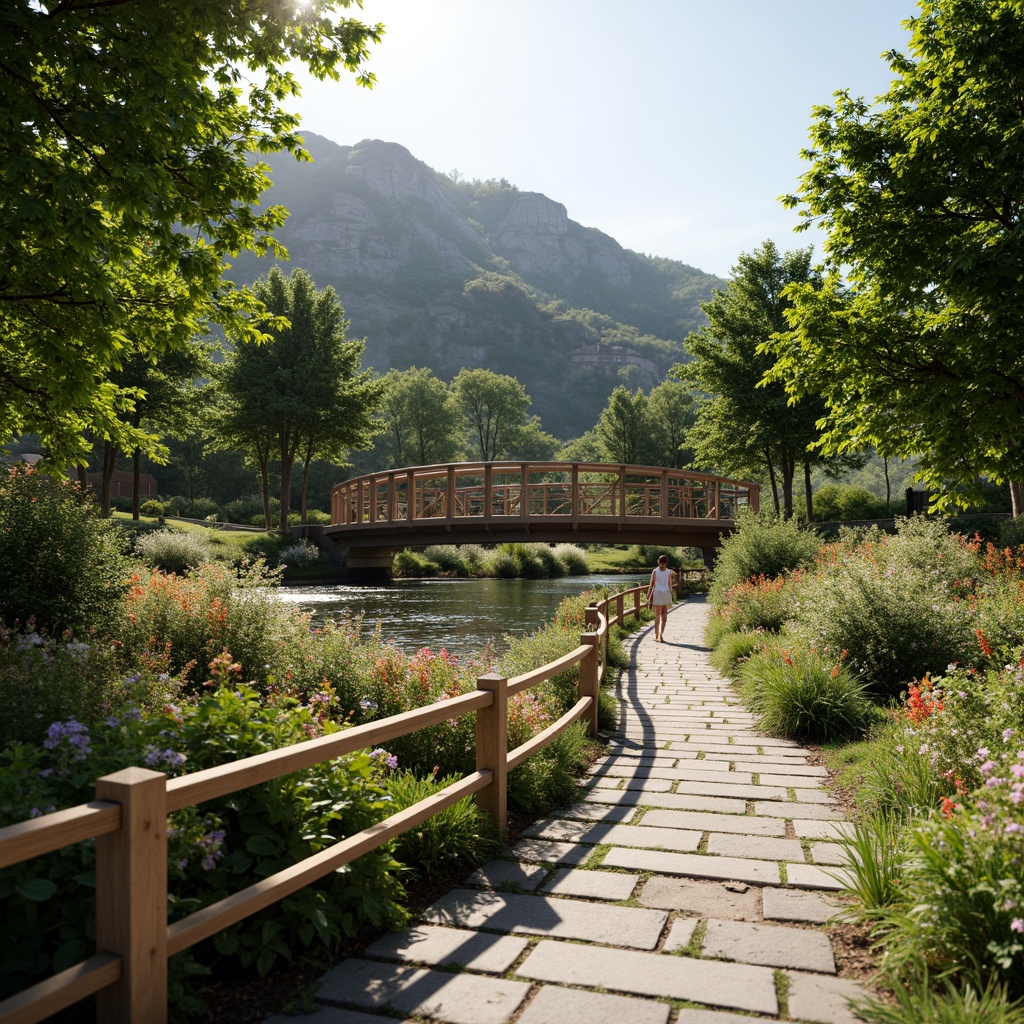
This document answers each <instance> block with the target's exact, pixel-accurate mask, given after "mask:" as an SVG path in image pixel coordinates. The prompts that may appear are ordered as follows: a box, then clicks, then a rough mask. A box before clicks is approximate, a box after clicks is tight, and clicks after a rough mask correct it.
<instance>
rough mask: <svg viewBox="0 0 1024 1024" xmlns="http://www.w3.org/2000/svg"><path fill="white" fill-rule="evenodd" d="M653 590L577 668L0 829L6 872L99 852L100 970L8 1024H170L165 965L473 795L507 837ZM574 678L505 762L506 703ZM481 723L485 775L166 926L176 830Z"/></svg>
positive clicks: (630, 595) (54, 983) (517, 680)
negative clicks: (234, 804)
mask: <svg viewBox="0 0 1024 1024" xmlns="http://www.w3.org/2000/svg"><path fill="white" fill-rule="evenodd" d="M646 589H647V588H646V586H642V587H636V588H634V589H633V590H629V591H625V592H623V593H620V594H616V595H613V596H612V597H609V598H607V599H605V600H604V601H602V602H599V603H597V604H593V605H591V606H589V607H588V608H587V613H586V615H587V617H586V624H587V631H586V632H584V633H582V634H580V637H579V645H578V646H577V647H576V648H575V649H574V650H572V651H570V652H569V653H568V654H566V655H564V656H563V657H561V658H559V659H557V660H556V661H553V662H550V663H549V664H547V665H544V666H542V667H540V668H537V669H534V670H533V671H531V672H527V673H525V674H523V675H520V676H516V677H514V678H512V679H506V678H504V677H502V676H499V675H495V674H488V675H483V676H480V678H479V679H478V680H477V688H476V691H475V692H469V693H465V694H462V695H461V696H458V697H453V698H451V699H449V700H445V701H440V702H437V703H434V704H429V705H426V706H425V707H421V708H417V709H415V710H413V711H407V712H405V713H403V714H400V715H394V716H392V717H390V718H385V719H381V720H380V721H378V722H370V723H368V724H366V725H360V726H355V727H353V728H351V729H345V730H342V731H341V732H337V733H331V734H330V735H327V736H321V737H318V738H316V739H311V740H306V741H305V742H303V743H297V744H294V745H292V746H288V747H282V748H280V749H278V750H272V751H268V752H266V753H263V754H258V755H256V756H254V757H247V758H243V759H242V760H239V761H233V762H229V763H227V764H223V765H218V766H217V767H215V768H208V769H206V770H204V771H201V772H194V773H192V774H189V775H182V776H179V777H177V778H173V779H168V778H167V776H166V775H164V774H163V773H162V772H155V771H151V770H149V769H147V768H138V767H131V768H125V769H123V770H121V771H119V772H115V773H114V774H113V775H107V776H104V777H103V778H101V779H98V780H97V782H96V799H95V801H92V802H91V803H88V804H81V805H79V806H77V807H70V808H67V809H65V810H60V811H55V812H54V813H52V814H46V815H43V816H42V817H38V818H33V819H31V820H29V821H23V822H19V823H17V824H14V825H8V826H7V827H5V828H0V868H5V867H10V866H12V865H15V864H20V863H22V862H23V861H26V860H30V859H31V858H34V857H41V856H43V855H45V854H47V853H51V852H53V851H54V850H59V849H61V848H62V847H65V846H70V845H72V844H74V843H78V842H83V841H85V840H89V839H95V840H96V946H97V950H98V952H97V953H96V955H95V956H92V957H89V958H88V959H87V960H84V961H82V962H81V963H79V964H76V965H74V966H73V967H69V968H68V969H67V970H64V971H61V972H60V973H59V974H56V975H54V976H53V977H51V978H48V979H46V980H45V981H42V982H40V983H38V984H36V985H34V986H32V987H30V988H28V989H25V990H23V991H22V992H20V993H18V994H17V995H14V996H11V997H10V998H8V999H6V1000H4V1001H3V1002H0V1021H3V1022H4V1024H34V1022H36V1021H41V1020H45V1019H46V1018H47V1017H51V1016H53V1015H54V1014H56V1013H58V1012H60V1011H61V1010H63V1009H64V1008H66V1007H68V1006H71V1005H73V1004H74V1003H77V1002H79V1001H81V1000H82V999H85V998H87V997H89V996H91V995H94V994H95V995H96V996H97V1010H96V1019H97V1020H98V1021H100V1022H101V1024H128V1022H135V1024H138V1022H140V1021H145V1022H147V1024H165V1022H166V1020H167V958H168V957H170V956H173V955H174V954H175V953H180V952H181V951H182V950H185V949H187V948H188V947H190V946H192V945H194V944H195V943H197V942H199V941H200V940H202V939H205V938H209V937H210V936H212V935H214V934H216V933H217V932H219V931H221V930H223V929H224V928H227V927H229V926H230V925H232V924H235V923H237V922H238V921H241V920H243V919H245V918H246V917H249V916H250V915H252V914H255V913H256V912H257V911H259V910H262V909H264V908H265V907H268V906H270V905H271V904H273V903H276V902H278V901H279V900H282V899H284V898H285V897H286V896H288V895H290V894H291V893H293V892H295V891H297V890H298V889H301V888H302V887H303V886H305V885H308V884H310V883H311V882H314V881H316V880H317V879H318V878H321V877H323V876H324V875H326V874H328V873H330V872H331V871H336V870H337V869H338V868H340V867H342V866H343V865H345V864H348V863H350V862H351V861H353V860H355V859H356V858H357V857H359V856H361V855H362V854H364V853H369V852H370V851H371V850H375V849H376V848H377V847H379V846H381V845H382V844H383V843H386V842H388V841H389V840H391V839H394V838H395V837H396V836H399V835H401V834H402V833H404V832H407V831H408V830H409V829H412V828H415V827H416V826H417V825H419V824H421V823H422V822H423V821H426V820H427V819H428V818H430V817H432V816H433V815H435V814H437V813H439V812H440V811H442V810H444V809H445V808H446V807H450V806H451V805H452V804H454V803H456V802H457V801H459V800H461V799H462V798H463V797H466V796H468V795H470V794H472V793H475V794H477V803H478V805H479V806H480V807H481V808H482V809H483V810H484V811H485V812H486V813H487V814H488V815H490V817H491V818H492V819H493V820H494V822H495V824H496V825H497V827H498V829H499V831H502V832H504V831H505V829H506V826H507V821H508V810H507V799H508V787H507V779H508V773H509V772H510V771H511V770H512V769H513V768H516V767H518V766H519V765H520V764H522V763H523V762H524V761H525V760H526V759H527V758H529V757H530V756H531V755H532V754H534V753H536V752H537V751H538V750H540V749H542V748H543V747H545V746H547V745H548V744H549V743H550V742H551V741H552V740H553V739H555V737H556V736H558V735H559V734H560V733H562V732H564V731H565V729H567V728H568V727H569V726H570V725H571V724H572V723H573V722H575V721H577V720H578V719H583V720H585V721H586V723H587V729H588V733H589V734H590V735H591V736H593V735H595V733H596V731H597V708H598V688H599V684H600V675H601V665H602V664H603V662H604V660H605V659H606V656H607V636H608V628H609V625H612V624H615V623H621V622H623V621H624V620H625V618H626V617H628V616H630V615H634V616H635V617H636V619H637V620H638V621H639V618H640V612H641V602H642V595H643V593H644V592H645V591H646ZM576 666H578V681H577V698H578V699H577V700H576V703H575V704H574V705H573V707H572V708H570V710H569V711H567V712H566V713H565V714H564V715H563V716H562V717H561V718H559V719H558V721H556V722H553V723H552V724H551V725H549V726H548V727H547V728H546V729H544V730H543V731H542V732H539V733H537V734H536V735H535V736H533V737H532V738H531V739H529V740H527V741H526V742H525V743H523V744H522V745H521V746H519V747H516V748H515V749H514V750H509V749H508V731H507V720H508V699H509V698H510V697H512V696H514V695H515V694H517V693H521V692H522V691H524V690H528V689H530V688H531V687H533V686H536V685H537V684H538V683H541V682H543V681H544V680H546V679H551V678H552V677H554V676H556V675H558V674H559V673H561V672H565V671H566V670H568V669H571V668H573V667H576ZM470 712H475V713H476V770H475V771H474V772H472V773H471V774H469V775H467V776H465V777H464V778H462V779H460V780H459V781H458V782H455V783H453V784H451V785H449V786H446V787H445V788H444V789H442V790H440V791H438V792H437V793H434V794H433V795H432V796H430V797H427V798H426V799H424V800H421V801H420V802H419V803H416V804H413V805H412V806H411V807H408V808H406V809H405V810H403V811H400V812H399V813H397V814H393V815H391V816H390V817H389V818H385V819H384V820H383V821H380V822H378V823H377V824H375V825H372V826H370V827H369V828H367V829H364V830H363V831H362V832H359V833H356V834H355V835H352V836H349V837H347V838H346V839H343V840H341V841H340V842H337V843H335V844H333V845H332V846H330V847H327V848H326V849H324V850H321V851H319V852H318V853H316V854H314V855H313V856H311V857H307V858H306V859H305V860H302V861H299V862H298V863H296V864H293V865H292V866H291V867H288V868H285V869H284V870H282V871H279V872H278V873H277V874H274V875H271V876H269V877H267V878H263V879H261V880H260V881H259V882H257V883H255V884H254V885H251V886H249V887H248V888H247V889H243V890H241V891H240V892H236V893H234V894H232V895H230V896H227V897H225V898H224V899H222V900H220V901H219V902H217V903H214V904H211V905H210V906H207V907H204V908H203V909H202V910H198V911H196V912H195V913H193V914H190V915H189V916H188V917H186V918H183V919H182V920H180V921H175V922H174V923H173V924H170V925H168V923H167V904H168V884H167V816H168V815H169V814H170V813H172V812H173V811H178V810H182V809H183V808H186V807H191V806H194V805H196V804H200V803H202V802H204V801H206V800H212V799H214V798H216V797H222V796H226V795H228V794H230V793H235V792H238V791H239V790H243V789H246V788H248V787H249V786H255V785H258V784H260V783H264V782H269V781H271V780H273V779H277V778H280V777H281V776H284V775H288V774H290V773H291V772H295V771H301V770H302V769H305V768H310V767H312V766H313V765H315V764H318V763H320V762H322V761H330V760H333V759H334V758H337V757H342V756H345V755H347V754H351V753H354V752H356V751H358V750H363V749H366V748H371V747H375V746H381V745H383V744H384V743H386V742H387V741H388V740H392V739H395V738H397V737H399V736H406V735H408V734H410V733H413V732H416V731H418V730H420V729H424V728H427V727H428V726H431V725H436V724H437V723H439V722H443V721H447V720H449V719H452V718H457V717H460V716H462V715H465V714H469V713H470Z"/></svg>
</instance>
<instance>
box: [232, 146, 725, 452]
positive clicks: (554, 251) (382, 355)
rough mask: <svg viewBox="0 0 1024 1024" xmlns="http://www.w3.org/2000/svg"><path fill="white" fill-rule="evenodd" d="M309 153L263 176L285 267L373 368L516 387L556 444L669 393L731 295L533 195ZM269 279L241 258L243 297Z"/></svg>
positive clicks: (384, 157)
mask: <svg viewBox="0 0 1024 1024" xmlns="http://www.w3.org/2000/svg"><path fill="white" fill-rule="evenodd" d="M306 149H307V150H308V151H309V152H310V154H311V155H312V156H313V162H312V163H308V162H306V163H296V162H295V161H294V160H293V159H292V158H291V157H289V156H279V157H274V158H271V159H270V160H269V162H270V164H271V168H272V178H273V181H274V186H273V187H272V188H271V189H270V190H269V192H268V193H267V194H266V196H265V203H267V204H279V205H282V206H284V207H286V208H287V209H288V210H289V211H290V213H291V216H290V217H289V219H288V222H287V223H286V224H285V226H284V227H283V228H282V229H281V230H280V231H279V232H278V233H277V237H278V238H279V240H280V241H281V242H283V243H284V245H285V246H286V247H287V248H288V250H289V253H290V256H291V262H290V266H291V267H302V268H304V269H305V270H307V271H309V273H310V274H311V275H312V276H313V278H314V280H315V281H316V283H317V285H319V286H320V287H323V286H325V285H331V286H333V287H334V288H335V289H336V290H337V292H338V295H339V297H340V298H341V301H342V304H343V305H344V307H345V311H346V314H347V316H348V317H349V319H350V321H351V327H350V329H349V332H348V333H349V337H354V338H359V337H365V338H366V342H367V345H366V363H367V364H369V365H372V366H373V367H374V368H375V369H377V370H378V371H380V372H382V373H383V372H384V371H385V370H387V369H389V368H392V367H394V368H398V369H405V368H407V367H410V366H428V367H430V368H431V369H432V370H434V372H435V373H437V375H438V376H439V377H443V378H444V379H446V380H450V379H451V378H452V377H453V376H454V375H455V374H456V373H458V371H459V370H461V369H462V368H463V367H478V366H482V367H487V368H488V369H491V370H494V371H495V372H498V373H507V374H511V375H514V376H516V377H517V378H518V379H519V380H520V381H521V383H522V384H523V386H524V387H525V389H526V391H527V392H528V393H529V395H530V396H531V397H532V399H533V406H532V408H531V410H530V412H531V413H535V414H537V415H538V416H540V417H541V420H542V421H543V426H544V429H545V430H547V431H549V432H551V433H553V434H555V435H556V436H558V437H561V438H563V439H568V438H571V437H574V436H576V435H578V434H581V433H583V432H584V431H585V430H588V429H589V428H590V427H592V426H593V424H594V422H595V421H596V419H597V417H598V416H599V415H600V412H601V410H602V408H603V407H604V405H605V403H606V402H607V399H608V396H609V394H610V393H611V391H612V389H613V388H614V387H615V385H616V384H621V383H623V382H624V381H625V382H626V383H628V384H629V385H630V386H632V387H644V388H645V389H649V388H651V387H653V386H654V385H655V384H657V383H658V382H659V381H661V380H662V379H663V378H664V375H665V373H666V371H667V370H668V369H669V367H671V366H672V365H673V364H674V363H676V362H678V361H679V360H680V359H681V358H684V354H683V350H682V339H683V338H684V337H685V336H686V335H687V333H688V332H689V331H691V330H693V329H694V328H695V327H697V326H699V325H700V324H701V323H703V322H704V318H703V315H702V313H701V311H700V303H701V302H702V301H704V300H705V299H708V298H710V297H711V291H712V289H713V288H715V287H723V286H724V283H725V282H723V281H722V280H721V279H719V278H716V277H714V276H712V275H710V274H705V273H703V272H702V271H700V270H697V269H695V268H693V267H690V266H687V265H686V264H683V263H679V262H676V261H673V260H666V259H655V258H651V257H648V256H644V255H642V254H639V253H635V252H630V251H628V250H626V249H623V248H622V246H620V245H619V244H618V243H617V242H616V241H615V240H614V239H613V238H610V237H609V236H608V235H605V234H603V233H602V232H601V231H598V230H596V229H594V228H587V227H583V226H582V225H580V224H577V223H576V222H575V221H572V220H570V219H569V218H568V216H567V213H566V209H565V207H564V206H562V205H561V204H560V203H557V202H554V201H553V200H551V199H548V198H547V197H546V196H543V195H540V194H539V193H534V192H520V191H519V190H518V189H517V188H516V187H515V186H514V185H511V184H509V183H508V182H506V181H504V180H502V181H488V182H480V181H473V182H468V181H464V180H456V178H457V175H454V174H453V175H445V174H441V173H438V172H437V171H434V170H432V169H431V168H430V167H428V166H427V165H426V164H424V163H422V162H421V161H419V160H416V159H415V158H414V157H413V156H412V154H410V153H409V151H408V150H406V149H404V148H403V147H402V146H399V145H397V144H394V143H388V142H380V141H364V142H361V143H359V145H358V146H339V145H336V144H335V143H333V142H330V141H328V140H327V139H324V138H321V137H319V136H316V135H311V134H307V135H306ZM271 265H272V261H271V260H270V259H263V260H257V259H256V258H255V257H252V256H245V257H242V258H240V259H238V260H237V261H236V263H235V265H234V267H233V268H232V270H231V277H232V278H233V279H234V280H236V281H238V282H245V283H248V282H251V281H252V280H254V279H255V278H256V277H257V276H260V275H263V274H265V273H266V272H267V270H268V269H269V267H270V266H271ZM285 269H286V270H287V269H288V267H285ZM623 371H624V373H623ZM568 395H571V396H572V400H571V401H566V396H568Z"/></svg>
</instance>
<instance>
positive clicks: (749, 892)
mask: <svg viewBox="0 0 1024 1024" xmlns="http://www.w3.org/2000/svg"><path fill="white" fill-rule="evenodd" d="M760 892H761V890H760V889H758V888H756V887H755V886H752V885H747V884H746V883H739V884H737V883H734V882H708V881H703V880H700V879H695V878H669V877H667V876H665V875H653V876H652V877H651V878H649V879H648V880H647V882H646V883H645V884H644V887H643V889H642V890H641V892H640V895H639V897H638V898H637V902H639V903H642V904H643V905H644V906H645V907H657V908H660V909H663V910H678V911H680V912H681V913H685V914H692V915H693V916H695V917H705V918H707V917H717V918H730V919H732V920H734V921H756V920H757V919H758V918H759V917H760V908H761V898H760Z"/></svg>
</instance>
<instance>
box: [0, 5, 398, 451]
mask: <svg viewBox="0 0 1024 1024" xmlns="http://www.w3.org/2000/svg"><path fill="white" fill-rule="evenodd" d="M352 2H353V0H330V2H329V0H308V2H306V3H302V4H279V3H266V2H260V0H257V2H256V3H250V2H242V0H224V2H222V3H216V4H210V3H202V2H195V0H183V2H181V3H178V2H176V3H171V4H159V3H155V4H154V3H145V2H142V0H107V2H104V3H86V2H83V0H59V2H57V0H54V2H47V0H44V2H38V0H7V2H5V3H4V4H3V5H2V7H0V169H2V173H0V435H2V436H9V435H10V434H13V433H23V432H29V431H31V432H36V433H38V434H40V435H41V437H42V439H43V441H44V444H45V445H46V447H47V450H48V452H49V454H50V456H51V459H52V462H53V463H54V464H55V465H57V466H60V465H62V464H63V465H66V464H68V463H70V462H74V461H77V460H78V459H79V458H80V457H81V456H82V454H83V451H84V447H85V445H84V442H83V441H82V439H81V434H82V431H83V430H84V429H91V430H92V431H93V432H94V433H96V434H97V435H98V436H101V437H109V438H113V439H115V440H117V441H119V443H120V444H121V445H122V446H123V447H127V448H134V447H136V446H137V445H138V444H140V443H145V442H146V440H147V439H146V437H145V435H144V434H142V433H141V432H140V431H138V430H134V429H133V428H132V427H131V425H130V422H128V420H127V418H126V417H124V416H123V414H124V413H125V412H126V411H128V410H130V406H131V403H132V400H133V397H134V395H135V394H136V392H134V391H133V390H132V389H130V388H123V387H120V386H119V385H118V384H117V383H115V382H114V381H113V380H112V373H113V371H116V370H117V369H118V368H119V367H120V366H121V364H122V362H123V360H124V358H125V357H126V355H127V354H128V353H130V352H135V353H140V352H141V353H149V354H150V355H151V356H155V355H156V354H158V353H161V352H166V351H171V350H174V349H180V348H182V347H184V346H185V345H187V343H188V342H189V340H190V339H191V338H192V337H193V336H194V335H196V334H197V333H200V332H201V331H202V330H203V328H204V326H205V323H206V322H207V321H208V320H213V321H218V322H221V323H224V324H227V325H229V326H231V327H232V329H233V330H234V331H236V333H237V332H243V333H248V334H249V335H250V336H252V335H254V334H256V333H258V330H259V319H258V312H259V307H258V304H256V303H255V302H254V301H253V300H252V297H251V296H250V295H248V294H247V293H246V292H245V291H244V290H238V289H235V288H233V287H232V285H231V284H230V283H229V282H228V281H226V280H224V279H223V278H222V273H223V271H224V269H225V267H226V266H227V265H228V261H229V260H230V258H231V257H232V256H233V255H235V254H237V253H238V252H240V251H241V250H243V249H251V250H254V251H257V252H262V251H264V250H265V249H266V248H267V247H272V246H273V241H272V237H271V233H272V232H273V231H274V229H275V228H276V227H277V226H278V225H279V224H280V223H281V222H282V220H283V218H284V211H283V210H281V209H280V208H276V207H270V208H268V209H265V210H257V209H255V207H257V206H258V204H259V200H260V195H261V193H262V192H263V190H264V189H265V188H266V186H267V185H268V183H269V182H268V179H267V176H266V174H265V170H266V168H265V165H264V164H262V163H261V162H259V161H258V160H255V161H254V160H252V159H251V154H252V153H253V152H257V153H271V152H275V151H282V150H288V151H291V152H293V153H295V154H296V155H301V152H302V151H301V148H300V139H299V136H298V135H297V134H296V128H297V125H298V118H297V116H296V115H294V114H291V113H288V112H287V111H286V110H285V109H284V106H283V104H284V103H285V102H286V101H287V100H289V99H290V98H292V97H294V96H295V95H296V94H297V93H298V85H297V83H296V80H295V78H294V76H293V74H292V72H291V71H290V70H288V65H289V63H290V62H292V61H298V62H301V63H302V64H305V66H306V67H307V68H308V69H309V70H310V71H311V72H312V73H313V74H314V75H315V76H317V77H319V78H334V79H336V78H339V77H340V72H341V71H342V70H348V71H350V72H353V73H354V74H355V75H356V80H357V81H358V82H360V83H362V84H365V85H369V84H371V83H372V75H369V74H368V73H367V72H366V71H365V70H364V67H363V65H364V61H365V59H366V57H367V53H368V47H369V45H370V44H371V43H373V42H376V41H378V40H379V38H380V35H381V32H382V29H381V26H371V25H366V24H363V23H362V22H360V21H357V20H354V19H351V18H339V17H337V16H336V15H335V14H333V13H332V11H331V9H332V8H337V7H339V6H340V7H343V8H348V7H349V6H351V5H352Z"/></svg>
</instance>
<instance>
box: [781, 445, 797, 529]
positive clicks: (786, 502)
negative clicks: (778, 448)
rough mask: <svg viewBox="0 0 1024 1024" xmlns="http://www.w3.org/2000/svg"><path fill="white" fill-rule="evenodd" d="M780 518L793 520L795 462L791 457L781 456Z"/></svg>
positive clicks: (787, 455)
mask: <svg viewBox="0 0 1024 1024" xmlns="http://www.w3.org/2000/svg"><path fill="white" fill-rule="evenodd" d="M781 469H782V518H783V519H792V518H793V477H794V475H795V474H796V460H795V459H794V458H793V456H792V455H789V454H788V453H787V454H784V455H783V456H782V466H781Z"/></svg>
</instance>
